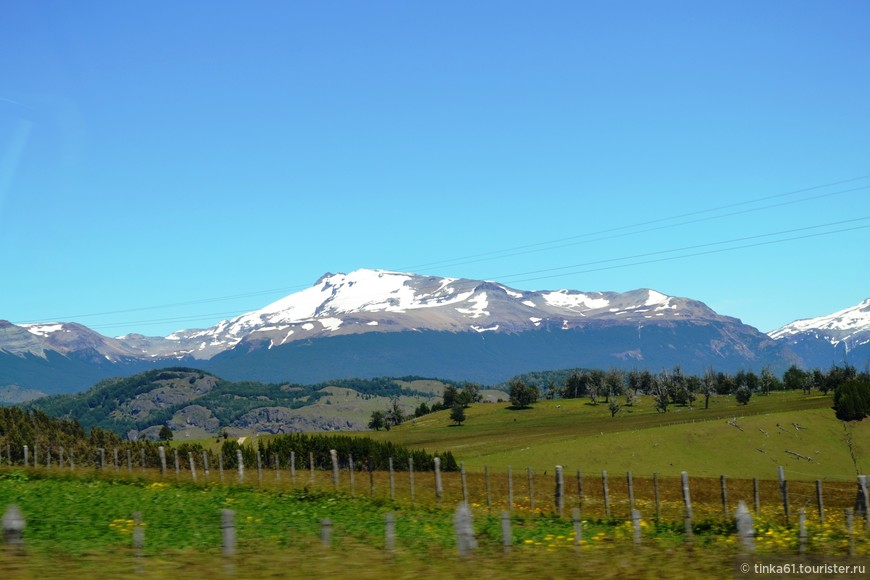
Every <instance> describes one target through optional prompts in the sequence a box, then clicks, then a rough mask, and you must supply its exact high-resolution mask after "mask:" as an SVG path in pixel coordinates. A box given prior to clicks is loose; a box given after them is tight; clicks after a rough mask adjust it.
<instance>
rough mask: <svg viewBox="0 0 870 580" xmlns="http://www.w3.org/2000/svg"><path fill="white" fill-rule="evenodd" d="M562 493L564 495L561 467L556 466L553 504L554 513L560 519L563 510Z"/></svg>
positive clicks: (563, 498)
mask: <svg viewBox="0 0 870 580" xmlns="http://www.w3.org/2000/svg"><path fill="white" fill-rule="evenodd" d="M564 493H565V480H564V479H563V476H562V466H561V465H557V466H556V491H555V494H554V497H553V503H554V505H555V507H556V510H555V511H556V513H558V514H559V517H560V518H561V517H562V515H563V510H564V508H565V497H564Z"/></svg>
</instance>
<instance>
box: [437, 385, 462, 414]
mask: <svg viewBox="0 0 870 580" xmlns="http://www.w3.org/2000/svg"><path fill="white" fill-rule="evenodd" d="M458 397H459V389H457V388H456V387H455V386H453V385H447V386H446V387H444V394H443V395H442V396H441V398H442V404H443V405H444V408H446V409H450V408H452V407H453V405H455V404H456V401H457V399H458Z"/></svg>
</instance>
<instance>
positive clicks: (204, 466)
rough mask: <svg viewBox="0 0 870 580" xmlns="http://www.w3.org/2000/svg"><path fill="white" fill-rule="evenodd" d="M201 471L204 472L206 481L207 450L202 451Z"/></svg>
mask: <svg viewBox="0 0 870 580" xmlns="http://www.w3.org/2000/svg"><path fill="white" fill-rule="evenodd" d="M202 471H203V473H205V480H206V482H207V481H208V452H206V451H205V450H204V449H203V451H202Z"/></svg>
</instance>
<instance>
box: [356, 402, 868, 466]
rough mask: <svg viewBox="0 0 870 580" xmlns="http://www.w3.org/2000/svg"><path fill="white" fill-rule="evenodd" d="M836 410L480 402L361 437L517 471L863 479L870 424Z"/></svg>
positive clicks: (827, 406)
mask: <svg viewBox="0 0 870 580" xmlns="http://www.w3.org/2000/svg"><path fill="white" fill-rule="evenodd" d="M831 405H832V399H831V397H830V396H824V395H819V394H813V395H805V394H803V393H801V392H774V393H771V394H770V395H767V396H764V395H755V396H753V398H752V399H751V400H750V402H749V404H748V405H739V404H737V402H736V401H735V400H734V398H733V397H731V396H719V397H714V398H712V399H711V401H710V407H709V409H704V408H703V407H704V403H703V400H700V401H698V402H697V403H696V405H695V406H694V407H693V408H688V407H676V406H673V405H672V406H671V407H670V410H669V412H667V413H658V412H656V410H655V408H654V403H653V401H652V398H651V397H646V396H641V397H639V398H638V401H637V402H635V404H634V405H633V406H631V407H626V406H624V407H622V409H620V411H619V413H618V414H617V415H616V416H615V417H611V416H610V412H609V411H608V409H607V405H606V404H602V403H599V404H598V405H591V404H589V402H588V399H558V400H550V401H540V402H538V403H536V404H534V405H533V406H532V407H531V408H529V409H523V410H514V409H510V408H509V405H508V404H507V403H478V404H474V405H472V406H471V407H470V408H468V409H466V417H467V419H466V421H465V422H464V423H463V424H462V425H461V426H456V425H454V424H453V422H452V421H451V420H450V418H449V413H448V412H446V411H444V412H439V413H433V414H431V415H426V416H423V417H420V418H417V419H414V420H411V421H407V422H405V423H403V424H402V425H400V426H399V427H394V428H393V429H391V430H390V431H384V430H382V431H379V432H371V431H370V432H366V433H364V434H363V433H361V434H360V435H365V436H371V437H374V438H378V439H382V440H387V441H392V442H394V443H397V444H401V445H407V446H410V447H423V448H426V449H438V450H445V451H451V452H452V453H453V454H454V455H455V456H456V458H457V460H458V461H463V462H464V463H465V465H466V467H467V468H468V469H469V470H475V471H481V470H483V467H484V465H486V466H489V467H490V468H493V469H504V468H507V466H508V465H511V466H513V468H514V469H525V468H526V467H532V468H533V469H534V470H535V471H536V472H541V473H543V472H544V471H548V472H550V473H552V470H553V468H554V466H555V465H563V466H564V467H565V468H566V469H567V470H568V471H569V472H570V471H576V469H578V468H580V469H581V470H582V471H583V472H585V473H600V472H601V471H602V470H608V471H610V472H611V473H623V474H624V473H625V472H626V471H632V472H634V473H635V474H637V475H650V476H651V475H652V474H653V473H658V474H660V475H679V473H680V472H681V471H688V472H689V474H690V475H697V476H707V477H718V476H719V475H727V476H729V477H735V478H753V477H757V478H761V479H775V478H776V477H777V467H778V466H780V465H782V466H784V467H785V469H786V473H787V474H788V477H789V478H790V479H804V480H815V479H822V480H854V477H855V475H856V474H857V473H858V472H862V473H863V472H865V471H867V470H870V424H868V423H867V422H866V421H865V422H860V423H849V424H844V423H843V422H842V421H839V420H837V419H836V417H835V416H834V412H833V411H832V410H831ZM735 418H736V421H735ZM729 422H730V423H731V424H729ZM795 424H797V427H796V426H795ZM735 425H736V426H735ZM850 441H851V445H850ZM787 451H791V452H793V453H797V454H800V455H802V456H804V457H805V458H809V459H811V461H810V460H809V459H805V458H799V457H798V456H796V455H792V454H790V453H787ZM853 454H854V458H853Z"/></svg>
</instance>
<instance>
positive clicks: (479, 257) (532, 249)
mask: <svg viewBox="0 0 870 580" xmlns="http://www.w3.org/2000/svg"><path fill="white" fill-rule="evenodd" d="M811 189H817V188H811ZM863 189H870V185H864V186H861V187H855V188H851V189H844V190H840V191H833V192H828V193H823V194H820V195H815V196H810V197H806V198H802V199H798V200H791V201H785V202H781V203H775V204H770V205H765V206H762V207H757V208H751V209H744V210H740V211H735V212H731V213H726V214H720V215H715V216H709V217H704V218H698V219H693V220H688V221H683V222H678V223H675V224H668V225H661V226H656V227H652V228H646V229H642V230H636V231H631V232H623V233H618V234H613V235H609V236H602V237H597V238H593V239H588V240H580V239H579V238H585V237H588V236H595V235H598V234H609V233H611V232H618V231H621V230H625V229H630V228H634V227H640V226H643V225H647V224H653V223H658V222H662V221H669V220H672V219H678V218H680V217H684V216H690V215H695V214H700V213H706V212H708V211H714V210H701V211H697V212H692V213H689V214H683V215H682V216H676V217H672V218H661V219H657V220H651V221H648V222H643V223H639V224H634V225H631V226H620V227H616V228H611V229H606V230H599V231H596V232H587V233H583V234H578V235H576V236H569V237H566V238H560V239H558V240H551V241H549V242H538V243H535V244H528V245H525V246H516V247H515V248H511V249H508V250H493V251H492V252H486V253H483V254H476V255H474V256H467V258H468V259H465V258H456V259H453V260H442V261H440V262H432V263H430V264H429V265H442V266H446V265H449V266H463V265H466V264H475V263H479V262H487V261H490V260H498V259H501V258H511V257H514V256H522V255H525V254H533V253H537V252H545V251H549V250H557V249H560V248H566V247H569V246H576V245H579V244H590V243H593V242H600V241H604V240H612V239H615V238H622V237H626V236H633V235H637V234H643V233H649V232H654V231H659V230H664V229H669V228H675V227H679V226H685V225H691V224H696V223H701V222H705V221H711V220H716V219H722V218H726V217H733V216H736V215H743V214H747V213H752V212H756V211H763V210H767V209H774V208H778V207H783V206H787V205H794V204H797V203H803V202H806V201H814V200H817V199H822V198H825V197H831V196H834V195H842V194H845V193H852V192H855V191H860V190H863ZM802 191H806V190H802ZM783 195H790V194H779V195H776V196H770V197H782V196H783ZM763 199H770V198H763ZM746 203H750V202H743V203H739V204H731V205H730V206H722V207H723V208H724V207H733V206H735V205H745V204H746ZM752 203H754V202H752ZM717 209H721V208H717ZM569 240H577V241H570V242H569ZM559 242H569V243H563V244H560V245H558V246H553V245H551V244H555V243H559ZM540 246H546V247H540ZM513 250H523V251H513ZM507 252H510V253H507ZM496 254H497V255H496ZM425 266H426V264H424V265H420V266H412V267H410V268H402V270H406V269H407V270H412V271H413V270H415V269H417V268H422V267H425Z"/></svg>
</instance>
